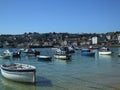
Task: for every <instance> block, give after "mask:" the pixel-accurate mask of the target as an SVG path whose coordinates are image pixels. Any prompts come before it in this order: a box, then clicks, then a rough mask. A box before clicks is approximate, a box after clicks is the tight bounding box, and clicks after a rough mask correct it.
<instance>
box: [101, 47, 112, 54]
mask: <svg viewBox="0 0 120 90" xmlns="http://www.w3.org/2000/svg"><path fill="white" fill-rule="evenodd" d="M111 54H112V51H110V49H109V48H106V47H102V48H101V50H100V51H99V55H111Z"/></svg>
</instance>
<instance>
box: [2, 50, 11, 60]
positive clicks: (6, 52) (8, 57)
mask: <svg viewBox="0 0 120 90" xmlns="http://www.w3.org/2000/svg"><path fill="white" fill-rule="evenodd" d="M12 55H13V53H12V52H10V51H9V50H5V51H4V52H3V53H2V54H1V55H0V58H2V59H10V58H11V57H12Z"/></svg>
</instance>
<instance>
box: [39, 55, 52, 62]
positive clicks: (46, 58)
mask: <svg viewBox="0 0 120 90" xmlns="http://www.w3.org/2000/svg"><path fill="white" fill-rule="evenodd" d="M37 57H38V60H42V61H51V60H52V57H51V56H45V55H38V56H37Z"/></svg>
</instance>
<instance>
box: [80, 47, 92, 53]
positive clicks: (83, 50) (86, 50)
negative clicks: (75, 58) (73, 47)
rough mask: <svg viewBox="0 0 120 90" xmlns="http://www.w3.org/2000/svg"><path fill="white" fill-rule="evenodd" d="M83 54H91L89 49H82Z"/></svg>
mask: <svg viewBox="0 0 120 90" xmlns="http://www.w3.org/2000/svg"><path fill="white" fill-rule="evenodd" d="M81 52H90V50H89V49H87V48H82V49H81Z"/></svg>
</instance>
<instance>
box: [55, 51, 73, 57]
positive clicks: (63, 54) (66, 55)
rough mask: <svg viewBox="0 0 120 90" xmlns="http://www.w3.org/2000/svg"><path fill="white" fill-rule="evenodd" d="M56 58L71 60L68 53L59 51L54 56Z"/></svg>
mask: <svg viewBox="0 0 120 90" xmlns="http://www.w3.org/2000/svg"><path fill="white" fill-rule="evenodd" d="M54 58H56V59H70V58H71V54H70V53H67V51H64V50H61V49H57V50H56V53H55V54H54Z"/></svg>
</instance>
